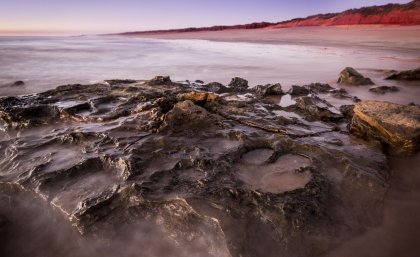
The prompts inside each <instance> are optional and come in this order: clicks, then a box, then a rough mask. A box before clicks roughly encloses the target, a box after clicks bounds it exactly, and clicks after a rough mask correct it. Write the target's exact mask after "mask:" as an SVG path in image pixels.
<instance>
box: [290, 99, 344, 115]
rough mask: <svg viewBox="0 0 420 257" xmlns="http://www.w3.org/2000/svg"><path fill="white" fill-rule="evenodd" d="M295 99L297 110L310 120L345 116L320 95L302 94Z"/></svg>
mask: <svg viewBox="0 0 420 257" xmlns="http://www.w3.org/2000/svg"><path fill="white" fill-rule="evenodd" d="M294 100H295V101H296V108H297V110H298V111H299V112H300V113H302V114H303V115H305V118H307V119H308V120H323V121H328V120H332V121H334V120H339V119H341V118H343V116H342V114H341V113H340V112H339V111H338V110H336V109H335V107H333V106H332V105H331V104H329V103H328V102H326V101H324V100H322V99H320V98H318V97H309V96H302V97H297V98H295V99H294Z"/></svg>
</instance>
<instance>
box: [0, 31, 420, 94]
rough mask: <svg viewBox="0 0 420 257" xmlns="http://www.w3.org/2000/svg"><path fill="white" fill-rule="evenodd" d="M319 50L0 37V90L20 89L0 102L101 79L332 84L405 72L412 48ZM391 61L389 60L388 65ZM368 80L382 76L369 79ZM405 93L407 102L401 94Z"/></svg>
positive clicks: (413, 56) (414, 58) (415, 61)
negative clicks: (345, 72) (353, 74)
mask: <svg viewBox="0 0 420 257" xmlns="http://www.w3.org/2000/svg"><path fill="white" fill-rule="evenodd" d="M378 49H379V50H372V49H368V48H353V47H338V46H337V47H322V46H319V45H313V46H310V45H306V46H304V45H294V43H293V42H290V43H289V44H284V43H283V44H256V43H241V42H213V41H206V40H164V39H145V38H128V37H94V36H92V37H0V66H1V67H0V85H4V84H8V83H12V82H14V81H17V80H23V81H24V82H25V83H26V86H23V87H19V86H14V87H10V86H9V87H5V86H2V87H0V95H6V94H16V93H19V94H23V93H33V92H39V91H42V90H45V89H49V88H54V87H56V86H58V85H61V84H69V83H93V82H99V81H102V80H105V79H114V78H131V79H149V78H151V77H154V76H156V75H160V74H161V75H170V76H171V77H172V78H173V79H174V80H187V79H188V80H196V79H201V80H204V81H205V82H211V81H219V82H222V83H227V82H229V80H230V79H231V78H232V77H236V76H239V77H244V78H246V79H248V80H249V81H250V84H251V85H257V84H262V83H273V82H280V83H282V85H284V86H286V87H288V86H290V85H292V84H304V83H311V82H328V83H334V82H335V80H336V78H337V77H338V74H339V72H340V71H341V70H342V69H343V68H344V67H346V66H353V67H355V68H357V69H362V71H368V73H369V74H370V73H372V72H370V71H372V70H373V71H375V70H376V69H395V70H403V69H412V68H416V67H418V66H419V65H420V59H419V58H418V57H420V49H419V51H416V50H415V49H414V50H413V49H412V50H411V52H410V54H407V50H406V49H405V48H404V46H401V47H400V48H398V47H395V48H393V49H392V51H391V50H381V49H382V48H381V47H378ZM389 56H392V58H389ZM373 73H374V74H373V75H374V79H376V78H378V79H379V80H381V78H382V77H383V74H380V73H379V72H373ZM409 94H410V93H408V94H407V95H409Z"/></svg>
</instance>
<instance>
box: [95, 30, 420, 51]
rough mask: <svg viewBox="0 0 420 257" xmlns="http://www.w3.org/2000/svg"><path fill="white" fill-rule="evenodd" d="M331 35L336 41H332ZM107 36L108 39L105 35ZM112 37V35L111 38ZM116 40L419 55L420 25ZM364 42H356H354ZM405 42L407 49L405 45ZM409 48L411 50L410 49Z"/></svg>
mask: <svg viewBox="0 0 420 257" xmlns="http://www.w3.org/2000/svg"><path fill="white" fill-rule="evenodd" d="M331 35H334V38H333V39H331ZM102 36H107V35H102ZM108 36H110V35H108ZM112 36H121V37H133V38H152V39H185V40H187V39H201V40H208V41H215V42H244V43H257V44H283V45H310V46H331V47H355V46H357V47H365V48H366V47H367V48H372V49H375V48H377V47H378V45H381V44H382V45H385V47H387V48H385V49H384V50H387V49H391V50H392V49H401V50H413V51H419V53H420V46H419V45H418V38H420V25H415V26H378V25H350V26H313V27H310V26H308V27H293V28H278V29H269V28H263V29H248V30H246V29H232V30H230V29H229V30H221V31H197V32H163V33H140V34H134V35H123V34H112ZM360 37H361V38H363V40H360V41H357V42H354V38H360ZM402 41H404V45H402V44H401V42H402ZM407 44H408V45H409V47H407Z"/></svg>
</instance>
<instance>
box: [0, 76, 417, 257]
mask: <svg viewBox="0 0 420 257" xmlns="http://www.w3.org/2000/svg"><path fill="white" fill-rule="evenodd" d="M404 74H405V73H404ZM360 76H361V77H360ZM401 76H403V77H404V78H405V76H406V75H401ZM346 82H351V83H352V84H354V83H358V82H363V83H361V84H369V85H370V84H372V83H371V81H370V80H369V79H368V78H364V77H363V76H362V75H361V74H359V73H358V72H357V71H355V70H354V69H351V68H347V69H346V70H344V71H343V73H342V74H341V75H340V83H346ZM359 84H360V83H359ZM331 99H334V101H331ZM332 102H334V103H337V102H338V103H339V104H338V105H337V104H332ZM0 123H1V130H2V132H0V150H1V151H0V160H1V161H0V171H1V172H0V196H1V198H0V199H1V200H2V201H3V200H4V201H6V200H5V199H8V200H7V201H10V202H12V203H13V202H14V201H17V200H14V199H15V198H16V197H17V196H18V195H20V194H28V195H29V197H30V198H33V199H38V200H39V199H41V201H43V202H45V203H47V205H48V206H49V207H48V208H51V210H53V211H54V213H56V214H57V215H60V216H64V218H65V220H66V222H68V223H69V224H71V225H72V226H73V227H74V228H75V229H76V230H77V231H78V234H77V235H78V237H80V238H81V239H82V240H83V238H85V237H94V238H96V239H95V240H99V241H101V242H107V243H106V244H104V248H105V249H109V251H107V250H105V251H104V253H103V255H102V256H108V255H107V253H108V254H109V256H112V254H115V253H113V252H112V247H113V244H112V242H113V241H114V240H115V238H116V237H118V236H119V235H121V233H124V229H126V228H127V227H136V226H141V227H142V228H143V229H141V230H138V231H137V232H138V233H146V234H149V235H150V236H151V235H155V237H157V238H158V239H156V241H158V242H159V247H160V248H162V247H163V248H165V249H170V250H168V251H170V252H172V253H174V254H175V255H177V254H179V255H180V256H181V255H183V256H185V251H187V252H188V254H189V255H191V256H217V257H219V256H235V257H236V256H238V257H239V256H243V257H245V256H247V257H251V256H252V257H255V256H317V255H320V254H323V253H325V252H327V251H328V250H330V249H332V248H334V247H336V246H337V245H339V244H340V243H342V242H343V240H345V239H346V238H349V237H351V236H354V235H356V234H359V233H362V232H363V231H365V230H366V229H367V228H369V227H373V226H375V225H377V224H378V223H380V221H381V215H382V206H383V199H384V196H385V194H386V192H387V189H388V186H389V185H388V179H389V169H388V163H387V155H389V154H398V155H409V154H411V153H413V152H415V151H417V150H418V149H419V142H420V107H419V106H418V105H415V104H412V105H410V106H408V105H398V104H392V103H388V102H379V101H360V100H359V99H358V98H357V97H354V96H351V95H349V94H348V93H347V92H346V90H343V89H336V88H333V87H331V86H330V85H328V84H321V83H313V84H310V85H303V86H293V87H292V88H291V89H290V90H289V91H287V92H284V91H283V90H282V87H281V85H280V84H269V85H260V86H256V87H254V88H250V87H249V86H248V82H247V81H246V80H245V79H242V78H234V79H232V81H231V83H230V84H228V85H223V84H220V83H217V82H213V83H208V84H205V83H203V82H202V81H196V82H173V81H171V79H170V78H169V77H164V76H159V77H156V78H153V79H151V80H148V81H137V80H108V81H105V82H103V83H98V84H92V85H64V86H59V87H57V88H56V89H53V90H49V91H46V92H42V93H39V94H32V95H25V96H13V97H1V98H0ZM34 201H35V200H34ZM144 224H147V228H148V229H147V230H146V231H145V230H144ZM14 226H15V224H14V222H13V220H12V219H10V217H8V216H7V215H4V214H3V213H0V231H8V230H13V228H14ZM139 231H140V232H139ZM157 235H159V236H157ZM4 240H6V241H7V240H13V238H5V239H4ZM5 245H7V244H5ZM137 250H138V251H140V250H141V249H137ZM181 250H182V251H181ZM2 251H4V252H6V253H8V251H13V249H8V248H7V247H5V249H0V253H1V252H2ZM157 254H158V253H157V252H156V251H151V252H145V256H158V255H157ZM162 256H166V255H162Z"/></svg>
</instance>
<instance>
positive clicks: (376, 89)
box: [369, 86, 399, 95]
mask: <svg viewBox="0 0 420 257" xmlns="http://www.w3.org/2000/svg"><path fill="white" fill-rule="evenodd" d="M369 91H370V92H372V93H375V94H382V95H383V94H385V93H388V92H397V91H399V89H398V87H396V86H391V87H390V86H378V87H372V88H369Z"/></svg>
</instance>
